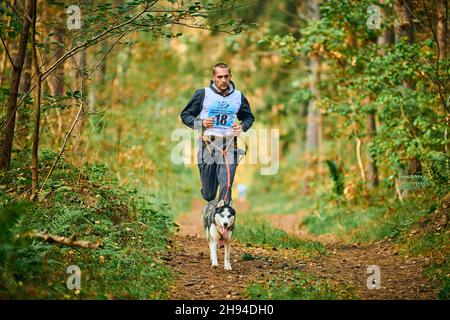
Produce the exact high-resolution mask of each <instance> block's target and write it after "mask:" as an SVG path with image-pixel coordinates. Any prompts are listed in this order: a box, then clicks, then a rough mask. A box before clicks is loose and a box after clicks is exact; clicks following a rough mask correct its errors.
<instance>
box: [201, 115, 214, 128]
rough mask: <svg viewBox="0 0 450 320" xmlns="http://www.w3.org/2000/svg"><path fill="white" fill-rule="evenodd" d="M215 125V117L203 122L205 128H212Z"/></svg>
mask: <svg viewBox="0 0 450 320" xmlns="http://www.w3.org/2000/svg"><path fill="white" fill-rule="evenodd" d="M213 125H214V117H211V118H208V119H205V120H203V126H204V127H205V128H211V127H212V126H213Z"/></svg>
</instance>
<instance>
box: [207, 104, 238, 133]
mask: <svg viewBox="0 0 450 320" xmlns="http://www.w3.org/2000/svg"><path fill="white" fill-rule="evenodd" d="M234 116H235V113H234V111H233V110H224V108H220V107H216V106H214V107H211V108H210V109H209V112H208V118H210V117H214V127H215V128H231V126H232V125H233V122H234Z"/></svg>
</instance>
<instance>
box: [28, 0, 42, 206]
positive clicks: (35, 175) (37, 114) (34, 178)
mask: <svg viewBox="0 0 450 320" xmlns="http://www.w3.org/2000/svg"><path fill="white" fill-rule="evenodd" d="M32 2H33V23H32V36H31V49H32V50H33V65H34V72H35V75H36V82H37V83H36V98H35V101H34V132H33V149H32V153H31V198H30V200H31V201H33V200H34V199H35V198H36V196H37V185H38V179H39V171H38V154H39V129H40V122H41V88H42V75H41V69H40V67H39V65H40V63H39V59H38V55H37V48H36V15H37V0H33V1H32Z"/></svg>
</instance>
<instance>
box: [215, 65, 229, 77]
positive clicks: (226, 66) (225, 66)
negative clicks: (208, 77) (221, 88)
mask: <svg viewBox="0 0 450 320" xmlns="http://www.w3.org/2000/svg"><path fill="white" fill-rule="evenodd" d="M216 68H224V69H225V68H227V69H228V71H229V72H230V74H231V69H230V67H229V66H228V65H227V64H226V63H223V62H219V63H216V64H215V65H214V67H213V70H212V71H213V72H212V73H213V75H215V74H216Z"/></svg>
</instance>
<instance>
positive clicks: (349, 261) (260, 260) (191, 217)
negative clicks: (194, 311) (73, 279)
mask: <svg viewBox="0 0 450 320" xmlns="http://www.w3.org/2000/svg"><path fill="white" fill-rule="evenodd" d="M203 205H204V201H202V200H194V201H193V203H192V210H191V211H190V212H187V213H183V214H181V215H180V216H179V218H178V221H177V223H178V224H179V226H180V231H179V232H178V234H177V235H175V236H174V239H173V248H172V250H171V251H170V252H169V254H168V256H167V261H168V264H169V266H171V267H172V268H173V269H174V270H175V272H176V273H177V279H176V281H175V283H174V285H172V286H171V288H170V291H169V299H195V300H203V299H221V300H222V299H232V300H236V299H248V298H249V297H248V296H247V295H246V292H245V289H246V287H247V286H248V285H249V284H250V283H253V282H257V283H260V284H264V283H267V282H268V280H269V279H270V278H273V277H277V278H279V277H281V278H284V277H289V274H292V273H293V272H294V271H302V272H303V273H306V274H314V275H316V276H317V277H318V278H320V279H323V280H327V281H331V283H333V285H337V286H340V287H342V286H344V287H351V288H354V293H355V294H356V296H357V297H358V298H359V299H435V298H436V295H437V291H436V289H434V288H433V286H432V285H431V283H430V282H429V281H428V280H426V278H425V277H424V276H423V270H424V268H425V265H426V264H427V260H426V259H417V258H411V257H405V256H400V255H399V254H398V250H397V249H396V247H395V245H394V244H393V243H392V242H390V241H388V240H386V241H380V242H377V243H374V244H371V245H351V244H350V245H348V244H343V243H340V242H338V241H337V240H335V239H334V238H333V237H332V236H330V237H324V238H323V239H320V240H319V241H321V242H322V243H323V244H324V245H325V246H326V248H327V250H328V254H327V255H320V256H318V257H313V258H308V259H306V260H305V258H300V257H299V255H298V254H297V252H296V249H275V248H270V247H263V246H256V245H252V246H246V245H245V244H242V243H240V242H239V241H237V240H235V239H234V240H233V245H232V266H233V270H232V271H228V272H227V271H225V270H224V269H223V249H219V252H218V256H219V268H217V269H212V268H210V262H209V250H208V247H207V243H206V240H205V239H204V236H203V230H202V225H201V220H200V216H201V210H202V207H203ZM245 206H246V204H245V203H242V202H236V203H235V208H236V210H237V214H238V215H239V212H244V211H246V210H242V209H243V208H244V207H245ZM241 210H242V211H241ZM283 216H284V217H286V215H283ZM299 216H301V213H300V214H299V215H297V216H295V215H292V216H289V217H288V218H287V219H281V218H280V217H279V216H276V215H274V217H273V219H271V222H272V223H273V224H274V225H275V226H277V227H279V228H282V229H284V230H285V231H286V232H288V233H290V234H292V235H295V236H299V237H300V238H302V239H308V240H312V239H315V240H316V241H317V240H318V239H317V237H312V236H311V235H309V234H308V232H307V231H306V230H304V229H303V228H301V227H298V222H299V221H300V217H299ZM237 223H239V220H237ZM292 223H294V224H295V225H296V227H294V228H293V227H292V225H293V224H292ZM244 253H246V254H251V255H252V256H253V257H254V258H255V259H254V260H250V261H247V260H245V259H243V255H244ZM370 265H377V266H379V267H380V271H381V288H380V289H372V290H370V289H368V288H367V284H366V282H367V278H368V276H369V274H367V267H368V266H370Z"/></svg>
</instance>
